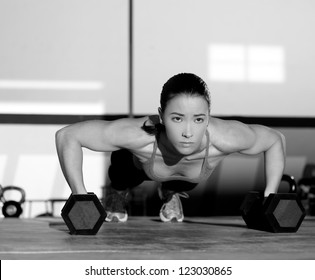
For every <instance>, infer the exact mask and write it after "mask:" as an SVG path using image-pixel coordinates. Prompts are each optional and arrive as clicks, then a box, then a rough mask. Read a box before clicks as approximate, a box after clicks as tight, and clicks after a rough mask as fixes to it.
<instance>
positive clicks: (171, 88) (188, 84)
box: [142, 73, 211, 135]
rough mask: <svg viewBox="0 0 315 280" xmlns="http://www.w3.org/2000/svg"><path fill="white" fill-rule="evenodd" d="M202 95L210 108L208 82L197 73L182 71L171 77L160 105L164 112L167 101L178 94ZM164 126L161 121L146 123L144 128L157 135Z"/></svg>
mask: <svg viewBox="0 0 315 280" xmlns="http://www.w3.org/2000/svg"><path fill="white" fill-rule="evenodd" d="M182 94H185V95H189V96H200V97H203V98H204V99H205V100H206V101H207V103H208V106H209V110H210V105H211V101H210V92H209V90H208V86H207V84H206V83H205V82H204V81H203V80H202V79H201V78H200V77H198V76H197V75H195V74H191V73H180V74H177V75H175V76H173V77H171V78H170V79H169V80H168V81H167V82H166V83H165V84H164V85H163V88H162V92H161V96H160V106H161V110H162V112H164V111H165V109H166V106H167V103H168V102H169V101H170V100H171V99H173V98H174V97H176V96H178V95H182ZM163 128H164V126H163V125H161V124H160V123H158V124H154V125H153V126H152V125H151V126H147V125H146V124H145V123H144V124H143V126H142V129H143V130H144V131H146V132H147V133H148V134H150V135H156V134H157V133H159V132H160V131H161V130H162V129H163Z"/></svg>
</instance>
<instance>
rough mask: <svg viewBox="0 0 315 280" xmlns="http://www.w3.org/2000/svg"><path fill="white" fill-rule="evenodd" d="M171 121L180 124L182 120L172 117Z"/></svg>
mask: <svg viewBox="0 0 315 280" xmlns="http://www.w3.org/2000/svg"><path fill="white" fill-rule="evenodd" d="M172 120H173V121H174V122H181V121H182V119H181V118H180V117H174V118H173V119H172Z"/></svg>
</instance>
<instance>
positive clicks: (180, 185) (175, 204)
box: [159, 181, 197, 222]
mask: <svg viewBox="0 0 315 280" xmlns="http://www.w3.org/2000/svg"><path fill="white" fill-rule="evenodd" d="M196 186H197V184H195V183H190V182H185V181H168V182H163V183H162V184H161V187H160V189H159V195H160V198H161V199H162V201H163V202H164V204H163V206H162V208H161V210H160V219H161V220H162V221H163V222H182V221H183V220H184V212H183V207H182V203H181V201H180V197H185V198H187V197H188V195H187V194H186V193H185V192H187V191H190V190H192V189H194V188H195V187H196Z"/></svg>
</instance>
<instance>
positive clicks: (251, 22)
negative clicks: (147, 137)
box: [0, 0, 315, 217]
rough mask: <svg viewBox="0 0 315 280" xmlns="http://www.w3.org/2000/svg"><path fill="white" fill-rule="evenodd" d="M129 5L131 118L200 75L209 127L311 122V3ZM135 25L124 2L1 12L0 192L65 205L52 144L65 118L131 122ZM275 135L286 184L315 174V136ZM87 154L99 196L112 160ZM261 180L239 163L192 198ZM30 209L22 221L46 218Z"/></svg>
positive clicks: (161, 1)
mask: <svg viewBox="0 0 315 280" xmlns="http://www.w3.org/2000/svg"><path fill="white" fill-rule="evenodd" d="M132 2H133V26H132V27H133V28H132V30H133V49H132V51H133V52H132V54H133V65H132V66H133V67H132V73H131V74H132V75H131V76H132V79H133V113H134V115H135V116H138V115H143V114H152V113H156V112H157V107H158V104H159V93H160V91H161V87H162V85H163V83H164V82H165V81H166V80H167V79H168V78H169V77H170V76H172V75H174V74H176V73H179V72H194V73H196V74H198V75H200V76H201V77H202V78H204V79H205V80H206V82H207V83H208V85H209V88H210V91H211V94H212V108H211V110H212V114H213V115H216V116H222V117H226V116H246V117H261V118H264V117H268V118H273V117H284V118H286V117H298V118H299V117H306V118H310V119H313V118H314V114H315V113H314V110H313V93H314V83H313V82H312V77H313V76H314V74H315V73H314V71H315V70H314V67H313V62H314V53H313V51H312V50H313V49H314V47H315V39H314V38H313V36H311V35H310V34H312V33H311V32H312V31H311V28H312V26H314V23H315V22H314V21H315V19H314V17H313V11H314V8H315V4H314V3H313V2H312V1H309V0H302V1H300V0H299V1H298V0H294V1H289V2H288V1H285V0H277V1H273V0H267V1H252V0H240V1H233V0H224V1H214V0H198V1H193V0H133V1H132ZM129 20H130V18H129V1H128V0H106V1H103V0H91V1H83V0H80V1H78V0H68V1H62V0H56V1H49V0H41V1H39V0H30V1H27V2H25V1H20V0H16V1H2V0H0V38H1V44H0V134H1V137H0V184H2V185H3V186H6V185H18V186H21V187H23V188H24V189H25V190H26V195H27V199H31V200H35V199H40V200H43V199H44V200H45V199H50V198H67V197H68V195H69V194H70V189H69V188H68V186H67V184H66V182H65V180H64V178H63V175H62V173H61V170H60V167H59V164H58V159H57V155H56V152H55V144H54V134H55V132H56V131H57V130H58V129H59V128H61V127H62V126H64V125H66V124H67V121H66V119H68V117H69V116H74V117H75V116H77V119H78V120H81V119H82V120H83V119H85V118H87V117H89V116H91V115H93V116H95V115H96V116H103V115H106V116H107V115H128V114H129V93H130V89H129V74H130V73H129V63H130V60H129V56H128V55H129V47H130V45H129V35H130V34H129V27H130V25H129ZM47 115H49V116H50V117H51V123H49V121H46V124H39V123H40V120H41V119H43V118H46V117H47ZM30 116H32V118H31V119H32V120H35V121H34V123H26V124H21V123H23V120H24V119H29V118H30ZM63 116H64V117H65V121H64V122H63V123H62V124H56V119H57V118H58V120H60V117H63ZM17 118H18V119H19V120H18V121H17V122H16V119H17ZM4 119H5V121H4ZM10 120H12V121H11V122H10ZM277 128H278V129H280V130H281V131H282V132H283V133H284V134H285V136H286V138H287V144H288V145H287V148H288V160H287V167H286V168H287V169H286V172H288V173H290V174H292V175H294V176H295V177H296V179H299V178H300V177H301V176H302V172H303V168H304V165H305V164H306V163H307V162H315V152H314V149H313V140H312V139H314V136H315V135H314V133H315V132H314V130H313V127H312V126H310V127H309V128H308V127H303V128H299V127H296V126H294V127H291V128H290V124H286V127H285V128H283V127H277ZM84 152H85V155H86V157H85V162H84V174H85V180H86V185H87V186H88V189H89V191H94V192H95V193H96V194H98V195H101V194H102V187H103V186H104V185H105V184H106V183H107V179H106V174H105V172H104V170H105V171H106V168H107V167H108V156H106V155H104V154H102V153H92V152H89V151H84ZM236 167H237V168H236ZM249 170H250V171H249ZM262 171H263V168H262V158H261V157H254V158H252V157H248V158H247V157H239V156H237V155H235V156H232V157H231V158H228V159H226V160H225V161H224V162H223V163H222V164H221V165H220V166H219V168H218V169H217V171H216V173H215V174H214V176H213V177H212V178H211V179H210V180H209V184H207V186H200V187H199V188H198V189H196V190H195V191H194V194H193V196H194V195H195V196H196V197H200V196H201V195H202V196H204V193H206V192H208V189H209V186H210V188H211V194H215V195H216V196H218V197H219V196H223V195H225V194H226V193H232V194H234V193H235V192H236V193H242V192H246V191H248V190H249V189H251V188H252V186H253V184H254V185H255V186H262V185H263V176H262ZM235 182H237V188H235V185H236V184H235ZM218 201H219V200H218ZM219 205H220V203H217V206H214V207H219ZM30 206H31V207H30ZM25 207H26V209H25V211H24V216H25V217H29V216H36V215H38V214H41V213H43V212H45V211H46V210H47V209H46V205H45V204H44V203H40V202H38V203H36V202H34V203H32V205H30V203H28V204H25ZM58 207H59V206H57V207H56V209H55V212H56V213H57V214H58V213H59V212H58V209H59V208H60V207H59V208H58ZM48 210H50V209H48Z"/></svg>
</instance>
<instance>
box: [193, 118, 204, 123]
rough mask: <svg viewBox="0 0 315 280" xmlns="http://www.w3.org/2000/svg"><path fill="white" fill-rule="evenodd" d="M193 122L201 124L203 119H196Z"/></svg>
mask: <svg viewBox="0 0 315 280" xmlns="http://www.w3.org/2000/svg"><path fill="white" fill-rule="evenodd" d="M195 122H196V123H203V122H204V119H203V118H197V119H195Z"/></svg>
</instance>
